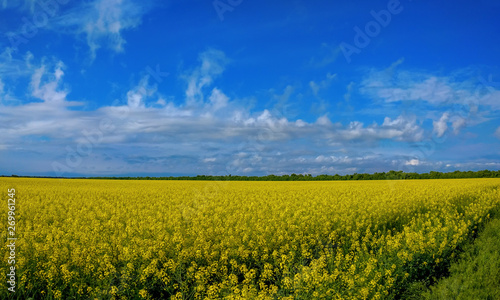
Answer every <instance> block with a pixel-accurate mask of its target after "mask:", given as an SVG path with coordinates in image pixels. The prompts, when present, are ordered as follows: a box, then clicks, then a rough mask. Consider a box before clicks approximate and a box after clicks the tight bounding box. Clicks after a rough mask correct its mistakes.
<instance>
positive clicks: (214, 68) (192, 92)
mask: <svg viewBox="0 0 500 300" xmlns="http://www.w3.org/2000/svg"><path fill="white" fill-rule="evenodd" d="M198 59H199V61H200V63H201V65H200V66H199V67H198V68H196V69H195V70H194V71H192V72H191V73H190V74H189V75H186V76H184V77H185V79H186V81H187V84H188V86H187V89H186V102H187V103H188V104H189V105H195V104H200V103H202V102H203V100H204V93H203V88H204V87H206V86H209V85H211V84H212V83H213V80H214V79H215V78H216V77H217V76H219V75H220V74H222V72H224V69H225V67H226V64H227V63H228V62H229V60H228V58H227V57H226V55H225V54H224V52H222V51H220V50H215V49H209V50H207V51H205V52H203V53H201V54H200V56H199V58H198Z"/></svg>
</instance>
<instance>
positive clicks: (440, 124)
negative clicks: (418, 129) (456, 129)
mask: <svg viewBox="0 0 500 300" xmlns="http://www.w3.org/2000/svg"><path fill="white" fill-rule="evenodd" d="M448 119H449V114H448V113H447V112H445V113H443V115H442V116H441V118H440V119H439V120H438V121H433V122H432V126H433V127H434V130H433V132H434V133H435V134H436V135H437V137H442V136H443V134H444V133H445V132H446V130H448V124H447V123H448Z"/></svg>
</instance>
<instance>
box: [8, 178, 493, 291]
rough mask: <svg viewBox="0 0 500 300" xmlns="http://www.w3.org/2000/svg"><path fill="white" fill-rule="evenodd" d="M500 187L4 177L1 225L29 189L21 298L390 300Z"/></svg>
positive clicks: (478, 182) (22, 206) (455, 242)
mask: <svg viewBox="0 0 500 300" xmlns="http://www.w3.org/2000/svg"><path fill="white" fill-rule="evenodd" d="M499 187H500V180H499V179H453V180H412V181H403V180H401V181H348V182H210V181H146V180H144V181H139V180H134V181H132V180H130V181H128V180H127V181H119V180H116V181H112V180H63V179H23V178H0V191H1V192H2V193H3V194H2V199H5V201H4V202H5V203H4V204H2V214H3V216H4V217H3V218H4V220H5V221H4V223H5V224H4V225H2V226H1V230H2V234H3V236H6V235H7V217H6V216H7V210H8V208H7V200H6V199H7V190H8V189H12V188H15V190H16V210H15V213H16V226H17V227H16V234H17V237H18V240H17V241H16V270H17V285H16V289H17V291H16V294H17V296H18V297H19V299H20V298H25V299H26V298H29V297H33V298H34V299H40V298H42V299H43V298H48V299H94V298H97V299H386V298H389V297H391V295H395V294H396V293H399V292H401V291H402V290H403V289H404V288H405V287H406V286H407V285H408V283H410V282H412V281H415V280H418V279H419V278H423V277H426V276H433V275H435V274H439V273H440V272H442V271H443V270H445V269H446V268H447V265H448V264H449V262H450V261H451V260H452V259H453V257H454V256H455V255H456V253H457V251H459V250H460V248H461V247H462V246H463V245H464V244H465V242H467V241H468V240H469V239H470V238H471V237H473V236H474V234H475V232H476V231H477V229H478V228H479V227H480V226H481V224H482V223H483V222H485V221H487V220H488V218H490V213H492V211H493V210H494V209H496V208H498V207H499V206H500V188H499ZM3 249H6V248H5V247H3ZM8 256H9V254H8V253H7V251H2V258H1V261H0V267H1V268H2V270H3V272H7V269H8V264H7V261H8ZM0 290H1V291H0V297H1V298H6V297H7V294H8V293H9V292H8V290H7V283H6V280H2V281H1V282H0Z"/></svg>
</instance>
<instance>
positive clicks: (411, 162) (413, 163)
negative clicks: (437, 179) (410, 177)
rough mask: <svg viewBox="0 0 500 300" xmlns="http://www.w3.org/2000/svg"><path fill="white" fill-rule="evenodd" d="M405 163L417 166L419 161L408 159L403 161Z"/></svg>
mask: <svg viewBox="0 0 500 300" xmlns="http://www.w3.org/2000/svg"><path fill="white" fill-rule="evenodd" d="M405 165H407V166H418V165H420V161H419V160H418V159H410V160H408V161H406V162H405Z"/></svg>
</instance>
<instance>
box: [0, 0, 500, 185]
mask: <svg viewBox="0 0 500 300" xmlns="http://www.w3.org/2000/svg"><path fill="white" fill-rule="evenodd" d="M498 15H500V3H499V2H498V1H487V0H482V1H475V2H470V1H432V2H429V1H425V2H424V1H417V0H413V1H411V0H401V1H396V0H389V1H349V2H347V1H344V2H343V3H336V2H335V1H320V0H319V1H299V0H296V1H261V0H254V1H246V0H243V1H242V0H220V1H219V0H216V1H213V0H191V1H135V0H94V1H71V0H42V1H34V0H26V1H10V0H0V30H1V33H2V35H1V37H0V132H1V137H2V139H1V140H0V174H7V175H10V174H22V175H49V176H80V175H83V176H95V175H99V176H111V175H112V176H116V175H118V176H119V175H133V176H160V175H197V174H211V175H226V174H233V175H235V174H238V175H266V174H290V173H297V174H298V173H304V174H307V173H310V174H313V175H318V174H336V173H338V174H346V173H355V172H357V173H364V172H368V173H373V172H382V171H389V170H403V171H407V172H428V171H430V170H436V171H444V172H446V171H454V170H482V169H491V170H498V169H500V147H499V146H500V119H499V117H500V69H499V66H500V56H499V55H498V54H499V53H500V43H499V39H498V37H499V36H500V19H499V18H498Z"/></svg>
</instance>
